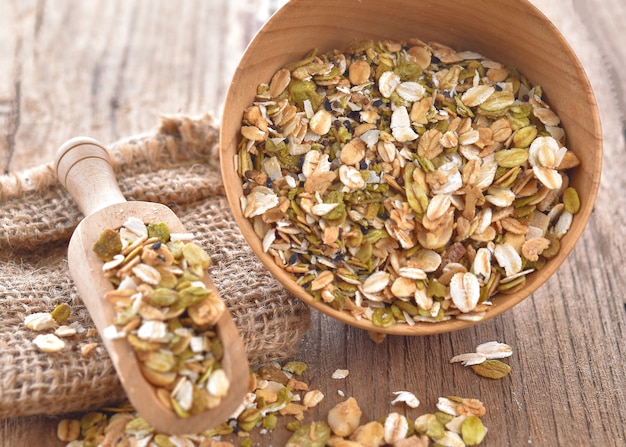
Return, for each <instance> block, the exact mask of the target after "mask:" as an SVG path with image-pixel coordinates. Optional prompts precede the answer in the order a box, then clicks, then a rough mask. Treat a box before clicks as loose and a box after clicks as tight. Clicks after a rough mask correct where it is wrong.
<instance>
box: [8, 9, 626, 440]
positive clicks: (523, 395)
mask: <svg viewBox="0 0 626 447" xmlns="http://www.w3.org/2000/svg"><path fill="white" fill-rule="evenodd" d="M282 3H284V1H283V0H245V1H241V2H240V1H237V2H229V1H227V0H219V1H213V0H211V1H203V0H190V1H186V2H169V1H167V0H137V1H135V2H127V1H124V0H110V1H109V2H96V1H95V0H88V1H81V0H67V1H66V0H49V1H48V2H39V1H36V0H24V1H20V0H4V1H2V2H0V61H2V62H1V63H0V171H1V172H7V171H9V170H20V169H26V168H29V167H32V166H35V165H38V164H40V163H44V162H48V161H51V160H52V158H53V153H54V151H55V150H56V148H57V146H58V145H59V144H61V143H62V142H63V141H65V140H66V139H67V138H69V137H73V136H76V135H80V134H86V135H89V136H92V137H95V138H98V139H100V140H101V141H104V142H111V141H114V140H116V139H119V138H122V137H127V136H131V135H135V134H138V133H142V132H145V131H147V130H150V129H152V128H153V127H154V126H155V125H156V124H157V123H158V119H159V116H160V115H162V114H171V113H185V114H198V113H204V112H207V111H208V112H210V113H212V114H214V115H215V116H216V117H218V118H219V115H220V111H221V103H222V101H223V98H224V95H225V91H226V89H227V86H228V83H229V80H230V77H231V75H232V73H233V72H234V70H235V67H236V65H237V62H238V59H239V57H240V55H241V54H242V52H243V51H244V49H245V46H246V44H247V43H248V42H249V41H250V39H252V37H253V35H254V33H255V32H256V30H257V29H258V28H259V27H260V26H261V25H262V23H263V21H264V20H265V19H266V18H267V17H268V16H269V14H270V13H271V12H272V11H273V10H274V9H275V8H276V7H277V6H278V5H279V4H282ZM533 3H534V4H535V5H537V6H538V7H539V8H540V9H541V10H542V11H544V12H545V13H546V15H548V17H550V18H551V19H552V20H553V21H554V22H555V24H556V25H557V26H558V27H559V29H561V31H562V32H563V33H564V34H565V36H566V37H567V38H568V39H569V40H570V43H571V44H572V46H573V48H574V49H575V50H576V51H577V53H578V54H579V57H580V58H581V60H582V62H583V64H584V65H585V67H586V69H587V71H588V75H589V77H590V80H591V82H592V84H593V86H594V89H595V91H596V96H597V100H598V104H599V106H600V110H601V114H602V120H603V126H604V132H605V136H604V138H605V166H604V172H603V179H602V183H601V186H600V193H599V197H598V200H597V203H596V210H595V212H594V214H593V216H592V218H591V220H590V222H589V224H588V227H587V229H586V230H585V233H584V235H583V238H582V240H581V241H580V243H579V244H578V245H577V247H576V248H575V249H574V251H573V252H572V254H571V256H570V258H569V259H568V261H567V262H566V263H565V264H564V265H563V266H562V268H561V269H560V270H559V271H558V272H557V273H556V274H555V275H554V276H553V277H552V278H551V279H550V280H549V281H548V282H547V283H546V284H545V285H544V286H543V287H541V288H540V289H539V290H538V291H537V292H536V293H535V294H534V295H533V297H531V298H529V299H527V300H526V301H524V302H523V303H522V304H520V305H519V306H517V307H515V308H514V309H513V310H511V311H510V312H507V313H506V314H505V315H503V316H501V317H499V318H497V319H494V320H490V321H488V322H485V323H483V324H481V325H478V326H476V327H473V328H470V329H467V330H464V331H459V332H454V333H450V334H442V335H436V336H429V337H420V338H407V337H388V338H386V339H385V340H384V341H383V342H382V343H380V344H375V343H373V342H372V341H371V340H370V339H369V336H368V334H366V333H365V332H363V331H360V330H358V329H354V328H352V327H346V326H344V325H342V324H340V323H338V322H336V321H334V320H330V319H328V318H327V317H325V316H323V315H320V314H319V313H317V312H315V311H314V312H313V321H312V327H311V330H310V331H309V332H308V333H307V334H306V335H305V337H304V339H303V340H302V341H301V342H300V345H299V349H298V353H297V354H296V356H295V359H298V360H302V361H305V362H306V363H308V364H309V372H308V373H307V376H306V380H307V382H308V383H309V384H310V386H311V388H317V389H320V390H322V391H323V392H324V393H325V395H326V398H325V399H324V401H322V403H321V404H320V405H319V407H317V408H315V409H314V410H312V411H311V412H310V413H307V418H309V420H310V419H313V418H317V419H321V418H323V417H324V416H325V414H326V413H327V411H328V410H329V409H330V408H331V407H332V406H334V405H335V404H336V403H338V402H339V401H341V400H342V399H343V397H342V396H340V394H339V391H341V392H343V393H344V394H345V396H355V397H356V398H357V399H358V401H359V403H360V404H361V407H362V409H363V413H364V415H363V421H367V420H371V419H376V418H380V417H382V416H384V415H386V414H387V413H388V412H390V411H399V412H402V413H404V414H406V415H407V416H409V417H410V418H415V417H416V416H418V415H419V414H422V413H424V412H426V411H434V410H435V403H436V401H437V398H438V397H439V396H445V395H461V396H466V397H477V398H480V399H481V400H482V401H483V402H484V403H485V406H486V407H487V409H488V413H487V415H486V416H485V418H484V421H485V424H486V425H487V426H488V428H489V429H490V431H489V434H488V435H487V438H486V440H485V443H484V444H483V445H485V446H487V447H491V446H520V445H535V446H557V445H564V446H565V445H605V446H621V445H624V444H626V431H625V428H624V424H623V421H625V420H626V360H625V359H626V343H624V341H625V340H626V309H625V307H624V306H625V301H626V298H625V295H624V290H626V269H624V268H623V266H624V260H625V250H626V249H625V248H624V247H626V231H625V230H624V227H623V222H625V221H626V199H625V198H624V194H623V191H624V190H626V176H624V175H623V168H622V167H623V166H624V165H626V144H625V143H624V124H623V123H624V122H626V112H625V109H626V107H625V106H624V101H625V98H626V94H625V92H624V85H626V77H625V76H626V75H625V73H624V71H623V70H622V69H621V65H622V64H623V60H625V59H626V45H625V43H626V42H625V37H624V35H623V24H624V17H626V6H625V5H624V3H623V2H622V1H621V0H603V1H600V0H593V1H591V2H585V1H582V0H566V1H565V2H559V3H556V2H550V1H548V0H533ZM590 42H592V45H591V47H590ZM590 49H591V50H590ZM593 49H597V50H596V51H593ZM573 94H575V92H573ZM490 340H499V341H503V342H506V343H509V344H511V345H512V346H513V348H514V355H513V356H512V357H511V358H510V359H509V360H508V363H509V364H510V365H511V367H512V373H511V375H510V376H509V377H507V378H506V379H504V380H501V381H490V380H488V379H483V378H480V377H478V376H476V375H475V374H473V373H472V371H471V370H469V369H467V368H465V367H463V366H461V365H458V364H455V365H451V364H449V362H448V360H449V359H450V358H451V357H452V356H453V355H455V354H458V353H462V352H469V351H471V350H473V349H474V347H475V346H476V345H477V344H479V343H481V342H485V341H490ZM338 368H341V369H348V370H349V371H350V375H349V376H348V377H347V378H346V379H343V380H335V379H332V378H331V374H332V372H333V371H334V370H335V369H338ZM399 390H409V391H412V392H415V393H416V395H417V396H418V397H419V399H420V400H421V405H420V407H419V408H418V409H415V410H414V409H407V408H405V407H392V406H391V405H390V402H391V400H392V399H393V392H394V391H399ZM57 420H58V418H57V417H46V416H36V417H22V418H13V419H6V420H3V421H2V423H1V424H0V439H2V442H1V443H0V444H2V445H7V446H21V445H38V446H42V447H60V446H62V445H63V443H62V442H60V441H58V440H56V439H55V435H54V433H55V430H56V423H57ZM288 437H289V433H288V432H287V431H286V430H284V429H280V430H276V431H275V432H274V433H271V434H268V435H260V434H258V433H256V434H255V442H258V445H260V446H269V445H283V444H284V443H285V441H286V439H287V438H288Z"/></svg>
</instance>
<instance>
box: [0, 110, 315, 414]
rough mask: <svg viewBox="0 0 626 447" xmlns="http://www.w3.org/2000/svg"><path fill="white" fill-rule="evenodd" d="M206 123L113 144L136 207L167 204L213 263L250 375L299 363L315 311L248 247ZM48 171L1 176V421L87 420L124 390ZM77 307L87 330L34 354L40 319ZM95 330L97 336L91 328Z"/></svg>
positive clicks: (70, 223)
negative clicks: (29, 324) (74, 267)
mask: <svg viewBox="0 0 626 447" xmlns="http://www.w3.org/2000/svg"><path fill="white" fill-rule="evenodd" d="M217 145H218V131H217V129H216V126H215V125H214V124H213V122H212V120H211V118H210V117H209V116H202V117H187V116H175V117H165V118H163V120H162V123H161V126H160V127H159V129H158V130H155V131H154V132H153V133H149V134H146V135H142V136H137V137H134V138H130V139H126V140H124V141H118V142H115V143H113V144H112V145H110V146H109V148H110V149H111V153H112V155H113V158H114V170H115V171H116V175H117V178H118V182H119V184H120V188H121V190H122V192H123V193H124V195H125V196H126V198H127V199H128V200H141V201H152V202H158V203H163V204H165V205H167V206H170V207H171V208H172V210H173V211H174V212H175V213H176V214H177V215H178V217H179V218H180V219H181V221H182V222H183V224H184V225H185V227H186V228H187V230H189V231H190V232H193V233H194V234H195V236H196V240H197V241H198V242H199V243H200V244H201V245H203V246H204V248H205V249H206V250H207V251H208V252H209V254H210V255H211V258H212V261H213V264H212V267H211V270H210V274H211V276H212V278H213V281H214V283H215V285H216V286H217V288H218V290H219V292H220V294H221V295H222V297H223V298H224V300H225V301H226V304H227V305H228V308H229V310H230V311H231V313H232V314H233V318H234V319H235V322H236V324H237V327H238V328H239V330H240V333H241V335H242V337H243V339H244V343H245V346H246V351H247V353H248V358H249V361H250V363H251V364H252V365H255V364H262V363H267V362H269V361H271V360H279V359H283V358H286V357H288V356H289V355H291V354H293V353H294V351H295V348H296V344H297V342H298V340H299V339H300V338H301V336H302V335H303V334H304V333H305V331H306V330H307V329H308V327H309V317H310V315H309V310H308V308H307V307H306V306H305V305H304V304H303V303H301V302H300V301H298V300H297V299H296V298H294V297H292V296H291V295H289V294H288V293H287V292H286V291H285V290H284V289H283V288H282V287H281V286H280V284H279V283H278V282H277V281H276V280H274V279H273V278H272V277H271V276H270V274H269V273H268V272H267V271H266V270H265V269H264V268H263V266H262V264H261V263H260V262H259V261H258V260H257V259H256V257H255V256H254V254H253V253H252V251H251V250H250V249H249V247H248V246H247V244H246V243H245V240H244V239H243V236H242V235H241V233H240V231H239V229H238V228H237V226H236V224H235V221H234V219H233V218H232V216H231V213H230V210H229V208H228V203H227V201H226V197H225V195H224V189H223V184H222V181H221V177H220V174H219V164H218V159H217V147H218V146H217ZM82 217H83V216H82V215H81V214H80V211H79V210H78V207H77V206H76V205H75V204H74V202H73V200H72V198H71V197H70V196H69V194H67V193H66V192H65V190H64V189H63V188H62V187H61V186H60V185H59V184H58V182H57V180H56V176H55V174H54V171H53V168H52V165H51V164H48V165H45V166H39V167H36V168H33V169H31V170H28V171H23V172H19V173H13V174H10V175H7V176H3V177H0V222H1V224H2V230H1V232H0V362H1V364H0V417H9V416H18V415H31V414H59V413H65V412H72V411H84V410H88V409H91V408H96V407H99V406H102V405H106V404H110V403H115V402H118V401H120V400H122V399H123V398H124V392H123V389H122V388H121V385H120V383H119V381H118V379H117V376H116V375H115V371H114V368H113V366H112V363H111V361H110V359H109V357H108V355H107V353H106V351H105V350H104V348H103V347H102V346H99V347H98V348H96V349H95V350H94V351H92V353H91V354H90V355H89V356H88V357H83V356H82V355H81V352H80V348H81V346H83V345H85V344H87V343H98V342H99V336H98V335H97V333H95V330H93V327H94V326H93V323H92V322H91V319H90V317H89V315H88V313H87V310H86V308H85V307H84V305H83V304H82V301H81V299H80V297H79V296H78V294H77V292H76V289H75V287H74V284H73V281H72V279H71V277H70V275H69V271H68V269H67V244H68V241H69V238H70V237H71V234H72V232H73V230H74V228H75V227H76V225H77V224H78V223H79V222H80V220H81V219H82ZM62 302H66V303H68V304H70V306H71V308H72V315H71V317H70V320H69V322H70V323H71V322H74V323H75V324H78V325H79V326H80V327H82V328H84V329H85V331H84V332H81V333H79V334H77V335H76V336H74V337H72V338H70V339H67V340H66V342H67V345H66V348H65V349H64V350H63V351H61V352H59V353H54V354H46V353H42V352H39V351H38V350H37V349H36V348H35V346H34V345H33V344H32V340H33V339H34V338H35V336H36V335H37V333H35V332H33V331H31V330H29V329H28V328H26V326H25V325H24V323H23V322H24V318H25V317H26V316H27V315H29V314H31V313H34V312H46V311H48V312H49V311H51V310H52V309H54V307H55V306H56V305H57V304H59V303H62ZM90 329H92V330H90Z"/></svg>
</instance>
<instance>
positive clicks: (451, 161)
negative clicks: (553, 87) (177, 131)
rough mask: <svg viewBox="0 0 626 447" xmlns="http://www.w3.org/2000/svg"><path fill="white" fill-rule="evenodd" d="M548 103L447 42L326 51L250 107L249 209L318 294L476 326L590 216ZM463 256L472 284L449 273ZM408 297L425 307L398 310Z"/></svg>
mask: <svg viewBox="0 0 626 447" xmlns="http://www.w3.org/2000/svg"><path fill="white" fill-rule="evenodd" d="M542 96H543V92H542V89H541V88H540V87H538V86H532V85H530V84H529V83H528V81H527V80H526V79H525V78H524V77H522V76H520V74H519V73H518V72H517V70H515V69H510V68H508V67H505V66H504V65H502V64H500V63H498V62H496V61H491V60H488V59H486V58H484V57H482V56H481V55H479V54H477V53H475V52H471V51H462V52H457V51H455V50H454V49H452V48H449V47H447V46H445V45H441V44H438V43H436V42H429V43H425V42H422V41H420V40H418V39H411V40H409V41H406V42H395V41H384V42H382V41H381V42H375V41H367V42H361V43H357V44H355V45H352V46H351V47H350V49H349V50H347V51H345V52H340V51H332V52H328V53H326V54H317V52H315V51H313V52H311V53H310V54H309V55H308V56H307V57H306V58H305V59H303V60H302V61H298V62H295V63H293V64H291V65H290V66H286V67H283V68H281V69H280V70H279V71H277V72H276V74H275V75H274V76H273V78H272V79H271V81H270V82H269V84H260V85H259V88H258V95H257V97H256V99H255V102H254V103H253V104H251V105H250V106H249V107H248V108H247V109H246V111H245V112H244V114H243V120H242V131H241V143H240V146H239V152H238V154H237V155H236V163H235V166H236V168H237V170H238V174H239V175H240V177H241V179H242V183H243V191H244V193H243V196H242V197H241V206H242V210H243V213H244V216H245V217H246V218H248V219H250V221H251V223H252V225H253V227H254V229H255V231H256V233H257V235H258V237H259V238H260V239H261V240H262V241H263V248H264V250H265V251H267V252H268V253H269V254H271V255H272V256H273V258H274V259H275V260H276V263H277V264H278V265H279V266H280V267H282V268H284V269H285V270H287V271H288V272H290V273H291V274H292V275H293V277H294V279H295V280H296V281H297V282H298V283H299V284H300V285H301V286H302V287H304V288H305V290H307V291H308V292H309V293H311V295H312V296H313V298H314V299H316V300H320V301H322V302H324V303H327V304H328V305H330V306H332V307H333V308H335V309H339V310H345V311H346V312H350V313H352V314H353V316H354V317H355V318H366V319H369V320H372V322H373V323H374V324H375V325H376V324H378V325H384V326H385V327H387V326H389V325H393V324H396V323H398V324H415V323H416V322H418V321H431V322H437V321H445V320H447V319H449V318H454V317H457V318H466V319H475V320H478V319H480V318H482V316H484V315H486V314H487V313H488V311H489V304H490V299H491V298H492V297H493V296H494V295H495V294H497V293H499V292H511V291H514V290H516V289H517V288H518V287H522V286H523V284H524V282H525V277H526V275H527V274H529V273H531V272H533V271H535V270H537V269H539V268H541V267H542V266H543V265H544V264H545V262H546V261H547V260H548V259H550V258H551V257H554V255H555V254H556V253H557V252H558V250H559V247H560V244H559V239H560V238H562V237H563V235H564V234H565V233H566V232H567V230H568V229H569V227H570V225H571V217H572V216H573V215H574V214H575V213H576V212H577V211H578V209H579V208H580V202H579V197H578V195H577V194H576V191H575V190H574V189H573V188H571V187H568V186H569V179H568V175H569V173H568V171H567V170H568V169H571V168H574V167H576V166H578V165H579V164H580V161H579V160H578V158H577V157H576V155H575V154H573V153H572V152H571V151H569V150H568V149H567V148H566V146H565V133H564V132H563V129H562V128H561V127H560V120H559V119H558V116H556V114H555V113H554V111H553V110H552V109H550V107H549V106H548V104H547V103H546V102H545V101H544V100H543V99H542ZM563 203H565V206H566V208H565V212H563V211H559V212H558V215H556V212H553V210H555V209H558V208H559V207H562V206H563ZM567 213H569V214H567ZM548 217H549V218H548ZM540 222H547V223H546V224H545V225H544V224H541V225H539V223H540ZM535 223H536V224H535ZM531 226H532V227H531ZM279 235H280V236H279ZM545 241H549V247H547V248H546V247H545V246H546V242H545ZM458 246H460V247H462V248H463V251H461V250H459V249H458ZM424 252H430V253H434V254H435V255H436V256H439V258H440V260H439V261H438V262H436V263H435V262H431V261H428V262H425V261H423V260H421V259H420V256H421V254H422V253H424ZM453 252H454V253H462V254H461V255H460V256H458V258H457V259H455V260H454V261H452V262H453V263H456V264H459V265H461V266H463V268H464V271H463V272H462V273H463V274H464V276H463V278H465V281H460V278H461V277H460V276H459V277H457V278H458V279H457V280H454V281H451V279H452V277H453V276H454V274H452V273H446V270H445V267H446V264H448V263H449V262H450V261H449V260H447V259H446V256H447V255H448V254H453ZM435 255H433V256H432V257H435ZM422 264H428V265H422ZM409 271H410V272H412V273H407V272H409ZM457 273H458V272H457ZM331 275H332V276H331ZM446 275H447V276H448V278H447V279H445V278H444V276H446ZM330 278H332V280H331V282H327V281H328V280H329V279H330ZM400 278H405V279H407V278H408V279H412V280H413V283H412V282H411V281H405V280H401V279H400ZM501 281H504V282H503V283H502V284H501ZM440 286H442V288H440ZM434 290H437V292H438V293H437V294H436V295H435V294H433V291H434ZM477 292H478V293H477ZM424 293H425V294H426V296H424ZM411 294H413V295H414V299H411ZM477 296H478V298H477ZM455 297H456V299H455ZM407 298H408V299H410V300H411V301H412V303H411V304H412V305H413V306H416V308H417V312H415V313H414V314H412V313H411V312H408V311H397V310H396V308H397V307H400V306H404V304H401V303H405V302H406V300H407ZM433 302H435V303H437V305H436V306H434V307H435V308H436V309H438V310H437V311H436V312H434V311H433ZM479 305H480V306H482V307H481V308H480V310H479V311H478V310H476V309H477V307H478V306H479ZM381 306H382V307H384V308H387V309H388V310H387V311H384V310H382V311H381V310H378V309H380V308H381ZM394 310H396V311H395V312H394ZM381 312H382V313H384V316H385V318H380V317H381ZM387 315H390V317H387ZM374 317H376V318H375V321H374V320H373V318H374Z"/></svg>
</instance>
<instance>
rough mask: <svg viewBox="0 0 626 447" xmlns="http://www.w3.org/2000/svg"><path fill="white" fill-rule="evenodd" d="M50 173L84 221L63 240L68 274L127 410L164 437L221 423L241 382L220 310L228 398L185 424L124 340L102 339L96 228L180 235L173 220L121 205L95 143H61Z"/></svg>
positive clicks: (107, 313) (237, 346) (242, 388)
mask: <svg viewBox="0 0 626 447" xmlns="http://www.w3.org/2000/svg"><path fill="white" fill-rule="evenodd" d="M55 169H56V173H57V176H58V178H59V181H60V183H61V185H63V186H64V187H65V188H66V189H67V191H68V192H69V193H70V194H71V195H72V197H73V198H74V200H75V201H76V203H77V204H78V207H79V208H80V210H81V211H82V213H83V214H84V215H85V218H84V219H83V220H82V221H81V222H80V224H79V225H78V227H77V228H76V230H75V231H74V234H73V235H72V238H71V240H70V244H69V249H68V260H69V269H70V273H71V275H72V278H73V279H74V282H75V283H76V287H77V289H78V292H79V294H80V296H81V298H82V300H83V301H84V303H85V306H86V307H87V309H88V311H89V314H90V315H91V318H92V319H93V321H94V323H95V325H96V328H97V329H98V332H99V333H100V336H101V338H102V342H103V344H104V346H105V347H106V349H107V351H108V353H109V355H110V357H111V360H112V361H113V365H114V366H115V369H116V370H117V374H118V376H119V379H120V381H121V383H122V386H123V387H124V390H125V391H126V394H127V396H128V398H129V400H130V402H131V403H132V405H133V406H134V407H135V409H136V410H137V411H138V412H139V414H140V415H141V416H142V417H143V418H144V419H145V420H146V421H147V422H148V423H149V424H151V425H152V426H153V427H154V428H155V429H156V430H157V431H159V432H163V433H167V434H193V433H200V432H202V431H203V430H206V429H208V428H212V427H215V426H217V425H219V424H221V423H222V422H224V421H226V420H227V419H228V417H229V416H230V415H231V414H232V413H233V412H234V411H235V410H236V409H237V407H238V406H239V405H240V404H241V403H242V402H243V398H244V395H245V393H246V392H247V389H248V382H249V368H248V360H247V356H246V352H245V349H244V345H243V341H242V339H241V337H240V336H239V333H238V331H237V327H236V326H235V323H234V322H233V319H232V316H231V314H230V312H228V310H227V311H226V312H224V314H223V316H222V317H221V318H220V319H219V321H218V322H217V325H216V326H217V333H218V335H219V338H220V340H221V341H222V344H223V346H224V358H223V360H222V367H223V368H224V370H225V372H226V374H227V375H228V378H229V379H230V388H229V392H228V394H227V395H226V396H224V397H223V398H222V401H221V403H220V404H219V405H218V406H217V407H216V408H213V409H211V410H207V411H204V412H202V413H200V414H197V415H193V416H190V417H188V418H180V417H178V416H177V415H176V414H175V413H174V412H173V411H172V410H170V409H168V408H166V407H165V406H164V405H163V404H162V403H161V401H160V400H159V399H158V398H157V396H156V393H155V390H154V388H153V386H152V385H151V384H150V383H149V382H147V381H146V380H145V379H144V377H143V375H142V374H141V372H140V367H139V363H138V360H137V358H136V356H135V354H134V351H133V349H132V348H131V346H130V344H129V343H128V342H127V341H126V340H125V339H117V340H111V339H109V338H107V337H105V336H103V334H104V329H105V328H106V327H108V326H110V325H111V324H112V322H113V318H114V316H115V309H114V308H113V306H112V305H111V304H110V303H109V302H107V301H106V299H105V298H104V296H105V294H106V292H107V291H109V290H112V289H113V286H112V285H111V284H110V282H109V280H108V279H106V278H105V277H104V275H103V273H102V261H101V260H100V259H99V258H98V257H97V256H96V254H95V253H94V252H93V249H92V247H93V245H94V243H95V242H96V241H97V240H98V238H99V236H100V234H101V233H102V231H103V230H105V229H107V228H110V229H117V228H120V227H122V226H123V224H124V222H125V221H126V220H127V219H128V218H129V217H131V216H132V217H136V218H138V219H141V220H143V221H144V222H145V223H149V222H155V223H158V222H165V223H166V224H167V225H168V227H169V228H170V231H171V232H172V233H185V232H186V231H185V228H184V227H183V225H182V223H181V222H180V220H179V219H178V218H177V217H176V215H175V214H174V212H173V211H172V210H170V209H169V208H168V207H166V206H164V205H161V204H158V203H150V202H127V201H126V199H125V198H124V196H123V194H122V192H121V191H120V189H119V186H118V184H117V180H116V178H115V174H114V172H113V168H112V166H111V164H110V158H109V154H108V152H107V150H106V149H105V148H104V147H103V146H102V145H101V144H100V143H99V142H98V141H95V140H93V139H90V138H84V137H78V138H74V139H71V140H69V141H67V142H66V143H65V144H63V145H62V146H61V147H60V148H59V150H58V152H57V154H56V159H55ZM203 282H204V283H205V285H206V286H207V287H208V288H209V289H210V290H212V291H213V293H215V294H217V293H218V292H217V289H216V288H215V285H214V284H213V282H212V281H211V278H210V277H209V275H208V274H206V275H205V277H204V279H203Z"/></svg>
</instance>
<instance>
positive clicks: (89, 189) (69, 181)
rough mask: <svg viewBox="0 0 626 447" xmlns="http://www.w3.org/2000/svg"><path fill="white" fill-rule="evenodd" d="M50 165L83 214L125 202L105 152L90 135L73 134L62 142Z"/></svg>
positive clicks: (107, 153)
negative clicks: (77, 135)
mask: <svg viewBox="0 0 626 447" xmlns="http://www.w3.org/2000/svg"><path fill="white" fill-rule="evenodd" d="M54 169H55V171H56V174H57V178H58V179H59V182H60V183H61V185H62V186H63V187H64V188H65V189H66V190H67V191H68V192H69V193H70V195H71V196H72V197H73V198H74V201H75V202H76V203H77V204H78V208H80V211H81V212H82V213H83V215H84V216H85V217H86V216H89V215H91V214H93V213H95V212H96V211H99V210H101V209H104V208H106V207H108V206H110V205H116V204H119V203H124V202H126V199H125V198H124V195H123V194H122V191H120V187H119V185H118V183H117V179H116V177H115V172H114V171H113V166H112V165H111V157H110V155H109V152H108V151H107V149H106V148H105V147H104V146H103V145H102V143H100V142H99V141H97V140H94V139H93V138H88V137H76V138H72V139H70V140H68V141H66V142H65V143H63V144H62V145H61V147H59V149H58V150H57V153H56V156H55V161H54Z"/></svg>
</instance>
